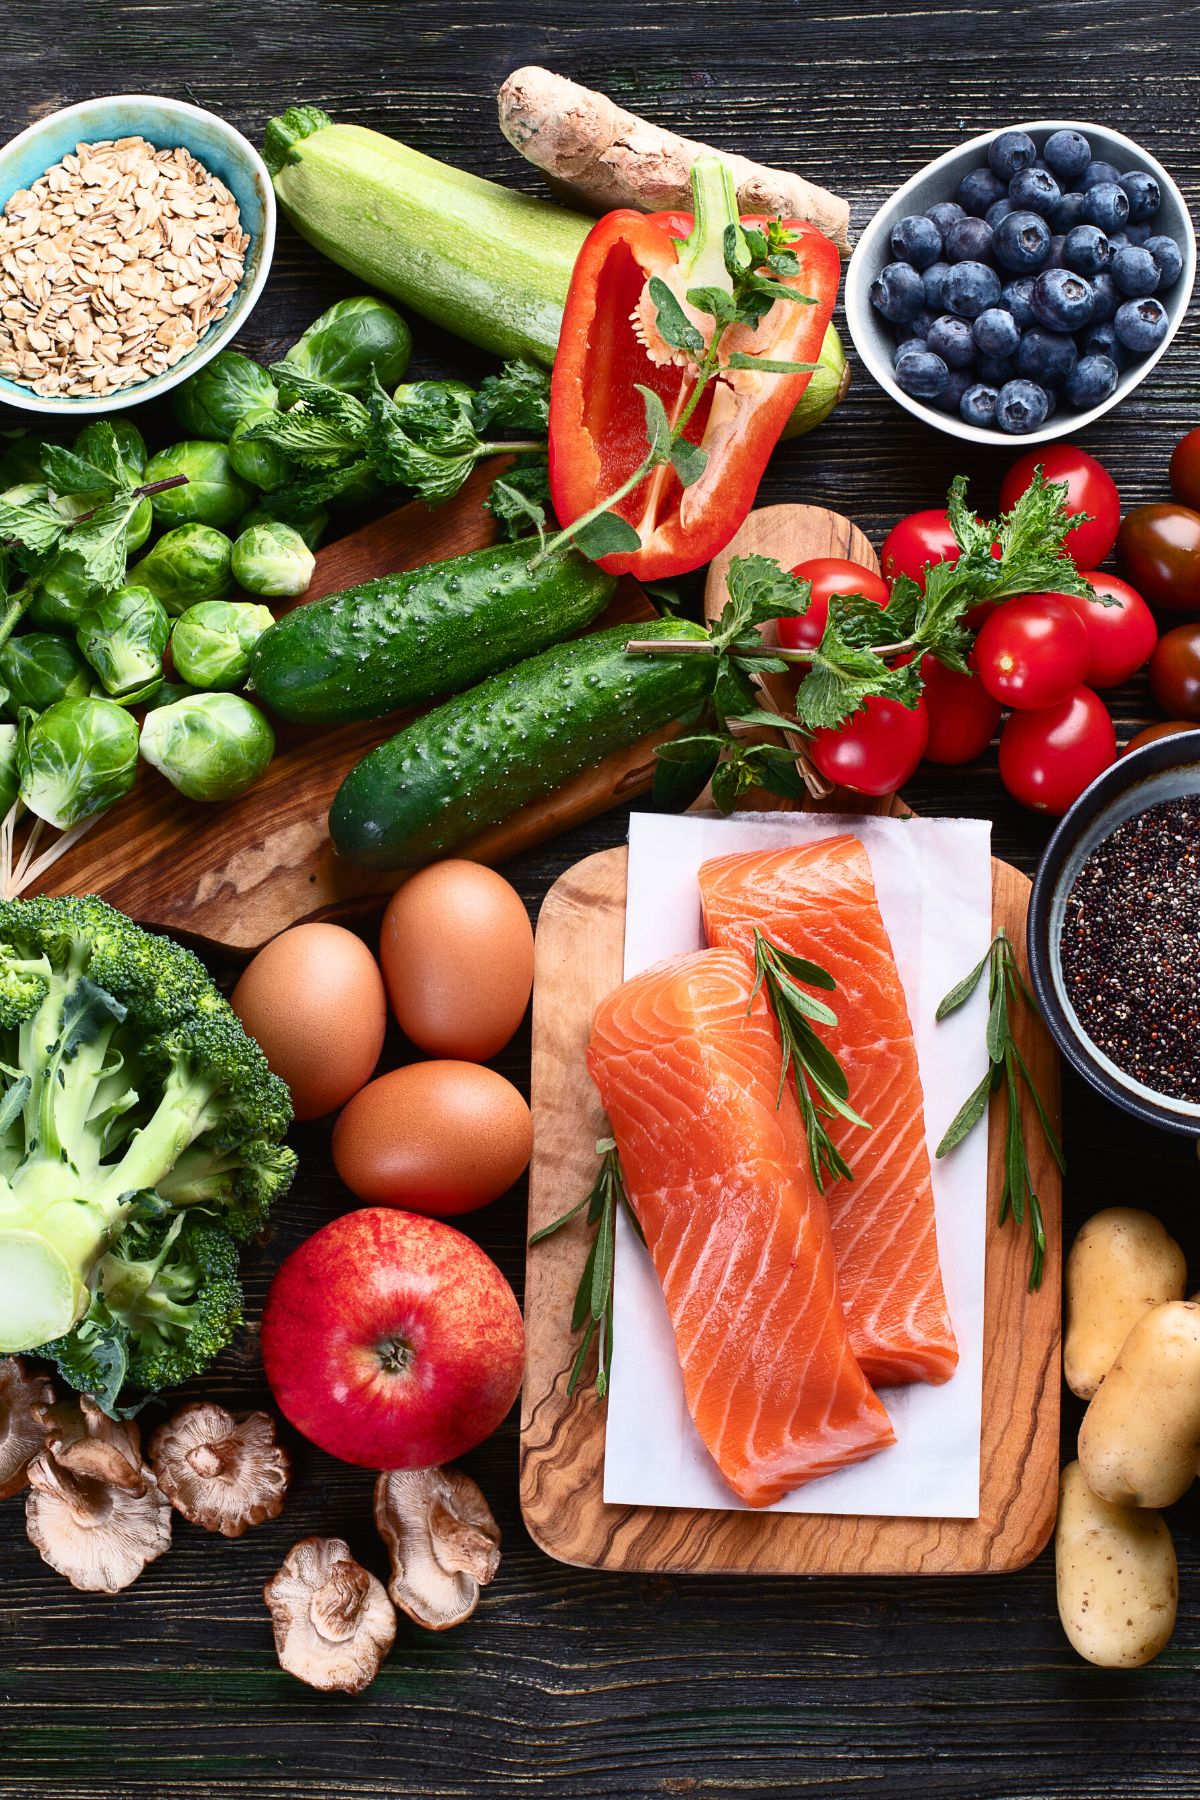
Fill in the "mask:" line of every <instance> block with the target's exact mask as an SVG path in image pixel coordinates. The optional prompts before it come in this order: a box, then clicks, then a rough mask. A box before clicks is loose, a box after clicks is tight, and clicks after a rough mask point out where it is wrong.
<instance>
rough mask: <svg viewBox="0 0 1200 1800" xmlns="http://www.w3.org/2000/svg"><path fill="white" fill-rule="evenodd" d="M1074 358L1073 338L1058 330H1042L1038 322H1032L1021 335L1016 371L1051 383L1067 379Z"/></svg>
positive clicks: (1075, 353) (1030, 378)
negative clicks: (1036, 323) (1033, 323)
mask: <svg viewBox="0 0 1200 1800" xmlns="http://www.w3.org/2000/svg"><path fill="white" fill-rule="evenodd" d="M1077 360H1078V352H1077V351H1076V349H1075V340H1074V338H1071V337H1066V336H1065V335H1064V334H1063V333H1062V332H1061V331H1043V330H1042V329H1041V327H1040V326H1039V325H1031V326H1030V328H1029V330H1028V331H1027V332H1025V333H1024V335H1023V336H1022V338H1021V347H1020V349H1019V350H1018V351H1017V374H1018V375H1025V376H1027V377H1028V378H1029V380H1031V381H1039V382H1041V384H1042V386H1043V387H1053V386H1054V385H1055V384H1056V383H1057V382H1060V381H1065V380H1066V378H1067V376H1068V375H1069V374H1070V373H1071V370H1072V369H1073V368H1074V367H1075V364H1076V361H1077Z"/></svg>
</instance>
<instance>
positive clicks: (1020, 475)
mask: <svg viewBox="0 0 1200 1800" xmlns="http://www.w3.org/2000/svg"><path fill="white" fill-rule="evenodd" d="M1039 466H1040V467H1041V470H1042V473H1043V474H1044V475H1045V477H1046V480H1047V481H1065V482H1066V484H1067V512H1068V513H1069V514H1072V515H1074V514H1075V513H1088V514H1090V517H1089V519H1088V520H1087V522H1086V523H1084V524H1080V525H1076V526H1075V527H1074V529H1073V530H1071V531H1069V532H1068V533H1067V541H1066V551H1067V555H1068V556H1069V557H1070V558H1071V561H1072V562H1073V563H1074V564H1075V567H1076V568H1077V569H1094V568H1095V567H1096V565H1097V563H1102V562H1103V561H1104V559H1105V557H1106V556H1107V555H1108V553H1109V551H1110V550H1111V549H1112V547H1113V545H1114V544H1115V543H1116V541H1117V527H1118V526H1119V525H1120V523H1121V496H1120V495H1119V494H1118V492H1117V484H1116V482H1115V481H1114V480H1113V478H1112V476H1111V475H1110V474H1109V472H1108V470H1107V469H1105V468H1102V467H1101V465H1100V464H1099V463H1098V462H1097V461H1096V459H1095V457H1094V456H1089V455H1088V453H1087V451H1086V450H1081V449H1080V448H1079V446H1078V445H1077V444H1047V445H1046V446H1045V447H1044V448H1043V449H1041V450H1031V451H1030V452H1029V455H1028V456H1022V457H1019V458H1018V460H1017V461H1016V462H1015V463H1014V464H1013V466H1012V468H1011V469H1010V470H1009V471H1008V474H1007V475H1006V476H1005V477H1004V480H1003V481H1002V482H1001V483H1000V507H1001V510H1002V511H1003V512H1011V511H1012V509H1013V507H1014V506H1015V505H1016V504H1017V501H1018V500H1019V499H1020V498H1021V495H1022V494H1023V493H1024V492H1025V490H1026V488H1027V487H1028V486H1029V485H1030V483H1031V482H1032V480H1033V472H1034V470H1035V469H1036V468H1038V467H1039Z"/></svg>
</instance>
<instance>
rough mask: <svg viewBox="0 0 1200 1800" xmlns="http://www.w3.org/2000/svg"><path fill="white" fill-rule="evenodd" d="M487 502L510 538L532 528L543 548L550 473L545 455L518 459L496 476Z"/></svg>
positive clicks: (548, 502)
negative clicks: (511, 466)
mask: <svg viewBox="0 0 1200 1800" xmlns="http://www.w3.org/2000/svg"><path fill="white" fill-rule="evenodd" d="M484 505H485V506H486V507H487V509H488V511H489V512H490V513H491V515H492V517H493V518H494V519H496V520H497V521H498V523H499V525H500V529H501V533H502V534H503V536H504V537H505V538H507V539H512V538H516V537H520V536H521V532H522V529H524V530H525V531H528V530H529V529H530V528H532V529H533V530H534V531H536V532H537V534H538V542H539V544H540V545H542V547H543V548H544V546H545V541H546V520H547V518H548V516H549V514H550V475H549V469H548V468H547V465H546V458H545V457H544V456H532V455H531V456H525V457H521V458H519V459H518V461H517V462H516V464H515V465H514V467H513V468H511V469H510V470H509V471H508V473H507V475H501V476H497V478H496V480H495V481H493V483H492V486H491V491H490V493H489V494H488V497H487V499H486V500H485V501H484Z"/></svg>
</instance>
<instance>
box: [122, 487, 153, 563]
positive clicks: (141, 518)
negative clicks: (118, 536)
mask: <svg viewBox="0 0 1200 1800" xmlns="http://www.w3.org/2000/svg"><path fill="white" fill-rule="evenodd" d="M153 529H154V508H153V506H152V505H151V504H150V496H149V494H143V495H142V497H141V499H140V500H139V501H138V503H137V505H136V506H135V507H134V509H133V517H132V519H130V521H129V523H128V525H127V526H126V527H125V554H126V555H127V556H132V555H133V553H134V551H135V550H140V549H141V547H142V545H143V544H144V543H145V541H146V539H147V538H148V537H149V536H150V533H151V531H153Z"/></svg>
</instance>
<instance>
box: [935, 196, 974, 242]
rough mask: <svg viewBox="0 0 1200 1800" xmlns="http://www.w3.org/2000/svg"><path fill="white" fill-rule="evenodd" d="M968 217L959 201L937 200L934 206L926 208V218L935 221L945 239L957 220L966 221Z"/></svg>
mask: <svg viewBox="0 0 1200 1800" xmlns="http://www.w3.org/2000/svg"><path fill="white" fill-rule="evenodd" d="M966 216H967V215H966V213H965V212H964V211H963V209H962V207H961V206H960V205H959V204H958V202H957V200H935V201H934V203H933V205H932V206H927V207H926V208H925V217H926V218H927V219H932V220H933V222H934V224H935V225H936V226H937V228H938V230H939V231H940V232H941V234H942V236H943V237H945V235H946V233H947V232H948V231H949V229H950V227H951V226H952V225H953V223H954V221H955V219H965V218H966Z"/></svg>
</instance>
